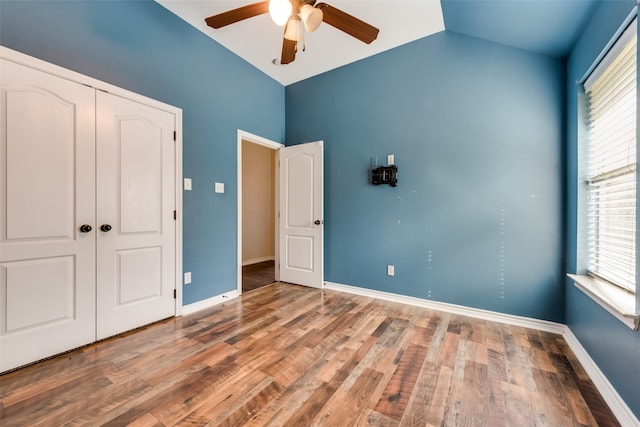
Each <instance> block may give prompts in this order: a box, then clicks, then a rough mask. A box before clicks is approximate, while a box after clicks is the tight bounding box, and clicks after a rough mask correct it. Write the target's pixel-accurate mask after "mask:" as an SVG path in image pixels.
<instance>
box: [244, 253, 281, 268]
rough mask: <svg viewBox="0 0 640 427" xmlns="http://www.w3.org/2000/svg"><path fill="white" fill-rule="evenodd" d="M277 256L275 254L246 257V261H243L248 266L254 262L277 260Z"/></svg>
mask: <svg viewBox="0 0 640 427" xmlns="http://www.w3.org/2000/svg"><path fill="white" fill-rule="evenodd" d="M275 260H276V257H275V256H273V255H272V256H263V257H260V258H251V259H245V260H244V261H242V266H243V267H246V266H247V265H253V264H260V263H261V262H266V261H275Z"/></svg>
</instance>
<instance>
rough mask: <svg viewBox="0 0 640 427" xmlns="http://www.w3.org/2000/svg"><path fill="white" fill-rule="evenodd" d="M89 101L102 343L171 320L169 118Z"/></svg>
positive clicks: (107, 98)
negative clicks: (93, 121)
mask: <svg viewBox="0 0 640 427" xmlns="http://www.w3.org/2000/svg"><path fill="white" fill-rule="evenodd" d="M96 96H97V104H96V105H97V111H98V116H97V117H98V119H97V122H98V123H97V194H98V201H97V207H98V209H97V223H96V229H97V233H98V245H97V248H98V264H97V291H98V296H97V310H98V316H97V319H98V321H97V338H98V339H102V338H105V337H109V336H112V335H115V334H118V333H120V332H123V331H127V330H130V329H133V328H136V327H138V326H142V325H145V324H148V323H151V322H154V321H156V320H160V319H164V318H167V317H171V316H174V315H175V299H174V288H175V271H174V270H175V259H174V258H175V220H174V217H173V211H174V209H175V191H174V186H175V166H174V159H175V146H174V139H173V135H174V129H175V115H174V114H172V113H169V112H166V111H162V110H159V109H156V108H153V107H150V106H147V105H143V104H139V103H137V102H133V101H130V100H126V99H123V98H120V97H117V96H114V95H110V94H107V93H103V92H98V93H97V95H96ZM107 225H108V226H109V227H110V228H111V229H110V230H109V231H102V230H101V227H102V226H107ZM105 230H106V228H105Z"/></svg>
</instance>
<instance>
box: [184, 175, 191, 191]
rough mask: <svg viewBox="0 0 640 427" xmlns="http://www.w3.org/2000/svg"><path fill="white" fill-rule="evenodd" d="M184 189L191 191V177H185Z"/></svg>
mask: <svg viewBox="0 0 640 427" xmlns="http://www.w3.org/2000/svg"><path fill="white" fill-rule="evenodd" d="M184 189H185V191H191V178H185V179H184Z"/></svg>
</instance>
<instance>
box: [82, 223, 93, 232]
mask: <svg viewBox="0 0 640 427" xmlns="http://www.w3.org/2000/svg"><path fill="white" fill-rule="evenodd" d="M91 230H92V228H91V226H90V225H89V224H82V225H81V226H80V232H81V233H88V232H90V231H91Z"/></svg>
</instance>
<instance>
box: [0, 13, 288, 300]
mask: <svg viewBox="0 0 640 427" xmlns="http://www.w3.org/2000/svg"><path fill="white" fill-rule="evenodd" d="M0 44H2V45H4V46H6V47H9V48H12V49H15V50H18V51H20V52H23V53H26V54H29V55H32V56H35V57H38V58H41V59H44V60H46V61H49V62H52V63H54V64H57V65H60V66H63V67H66V68H69V69H72V70H74V71H77V72H80V73H83V74H86V75H89V76H91V77H94V78H97V79H100V80H103V81H106V82H109V83H112V84H114V85H117V86H120V87H124V88H126V89H129V90H131V91H134V92H137V93H141V94H143V95H146V96H149V97H151V98H155V99H158V100H160V101H163V102H166V103H168V104H172V105H175V106H177V107H180V108H182V109H183V128H184V132H183V173H184V176H185V177H190V178H192V179H193V191H187V192H184V253H183V258H184V271H191V272H192V275H193V283H192V284H191V285H188V286H185V287H184V303H185V304H189V303H192V302H195V301H199V300H202V299H205V298H208V297H211V296H215V295H219V294H221V293H224V292H228V291H230V290H233V289H235V288H236V283H237V282H236V278H237V276H236V252H237V249H236V210H237V209H236V206H237V204H236V197H235V195H236V184H237V183H236V177H237V172H236V132H237V129H243V130H246V131H249V132H252V133H255V134H259V135H261V136H264V137H266V138H270V139H273V140H275V141H282V140H284V87H283V86H282V85H280V84H279V83H277V82H276V81H274V80H272V79H271V78H269V77H267V76H266V75H265V74H263V73H262V72H260V71H259V70H257V69H256V68H254V67H253V66H251V65H250V64H248V63H247V62H245V61H244V60H242V59H240V58H239V57H238V56H236V55H234V54H233V53H231V52H230V51H228V50H226V49H225V48H223V47H222V46H220V45H219V44H217V43H216V42H214V41H213V40H211V39H210V38H208V37H206V36H205V35H203V34H202V33H200V32H199V31H197V30H196V29H195V28H193V27H192V26H191V25H189V24H187V23H185V22H184V21H182V20H181V19H179V18H178V17H176V16H175V15H173V14H172V13H171V12H169V11H167V10H166V9H164V8H163V7H162V6H160V5H159V4H157V3H155V2H152V1H139V0H134V1H43V2H39V1H19V2H14V1H6V0H1V1H0ZM214 181H221V182H224V183H225V184H226V188H225V189H226V193H225V194H214V192H213V183H214Z"/></svg>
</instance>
